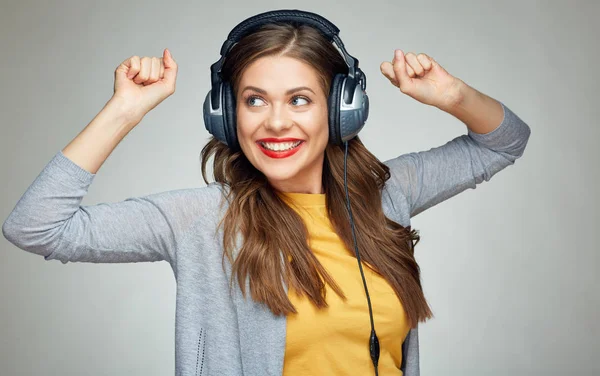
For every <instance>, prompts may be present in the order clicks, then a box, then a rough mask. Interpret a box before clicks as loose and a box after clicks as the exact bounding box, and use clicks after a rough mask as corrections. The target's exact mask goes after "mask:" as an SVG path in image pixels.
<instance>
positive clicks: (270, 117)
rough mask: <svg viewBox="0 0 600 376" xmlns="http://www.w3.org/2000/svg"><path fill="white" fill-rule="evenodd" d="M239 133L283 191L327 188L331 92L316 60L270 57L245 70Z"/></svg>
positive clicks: (244, 146) (238, 101)
mask: <svg viewBox="0 0 600 376" xmlns="http://www.w3.org/2000/svg"><path fill="white" fill-rule="evenodd" d="M236 113H237V135H238V139H239V142H240V146H241V149H242V151H243V152H244V154H245V155H246V157H247V158H248V160H249V161H250V163H252V165H254V167H256V168H257V169H258V170H259V171H261V172H262V173H263V174H264V175H265V176H266V177H267V179H268V180H269V182H270V183H271V185H273V186H274V187H275V188H277V189H279V190H281V191H283V192H297V193H322V187H321V177H322V173H323V159H324V156H325V147H326V146H327V142H328V138H329V128H328V117H327V115H328V113H327V96H326V94H325V93H324V92H323V89H322V88H321V85H320V84H319V77H318V75H317V72H316V71H315V70H314V68H312V67H311V66H310V65H308V64H306V63H304V62H302V61H300V60H297V59H294V58H290V57H284V56H282V57H276V56H267V57H262V58H260V59H258V60H256V61H254V62H253V63H252V64H251V65H249V66H248V67H247V68H246V69H245V71H244V72H243V74H242V77H241V79H240V82H239V86H238V90H237V98H236Z"/></svg>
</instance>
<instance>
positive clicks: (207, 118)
mask: <svg viewBox="0 0 600 376" xmlns="http://www.w3.org/2000/svg"><path fill="white" fill-rule="evenodd" d="M272 22H283V23H290V24H296V25H309V26H312V27H314V28H316V29H317V30H318V31H320V32H321V34H322V35H323V36H325V37H326V38H327V40H329V41H330V42H331V41H333V42H335V44H336V45H337V46H338V47H339V49H340V50H341V51H342V55H343V56H344V60H345V62H346V64H347V65H348V74H343V73H338V74H336V75H335V76H334V78H333V81H332V84H331V90H330V92H329V97H328V103H327V104H328V113H329V141H330V142H331V143H333V144H334V145H342V144H343V143H344V142H345V141H348V140H350V139H352V138H353V137H354V136H356V135H357V134H358V132H360V130H361V129H362V128H363V126H364V125H365V122H366V121H367V117H368V116H369V97H368V96H367V94H366V92H365V89H366V87H367V81H366V77H365V75H364V73H363V71H362V70H361V69H360V68H359V67H358V59H356V58H355V57H353V56H351V55H350V54H348V52H346V49H345V48H344V44H343V43H342V40H341V39H340V38H339V36H338V33H339V31H340V30H339V29H338V28H337V27H336V26H335V25H334V24H333V23H331V22H329V21H328V20H327V19H325V18H323V17H322V16H320V15H318V14H315V13H311V12H306V11H301V10H297V9H284V10H276V11H269V12H265V13H260V14H257V15H255V16H252V17H249V18H247V19H245V20H244V21H242V22H241V23H239V24H238V25H237V26H236V27H235V28H234V29H233V30H232V31H231V32H230V33H229V35H228V36H227V40H226V41H225V42H224V43H223V45H222V46H221V58H220V59H219V60H218V61H217V62H215V63H214V64H212V65H211V66H210V73H211V85H212V89H211V90H210V91H209V92H208V94H207V95H206V99H205V100H204V125H205V126H206V130H207V131H208V132H209V133H210V134H212V135H213V136H214V137H215V138H217V139H218V140H220V141H221V142H223V143H225V144H226V145H228V146H229V147H230V148H231V149H233V150H239V148H240V146H239V141H238V138H237V131H236V109H235V107H236V100H235V97H234V95H233V90H232V88H231V85H230V83H229V82H227V81H224V80H223V79H222V76H221V66H222V64H223V60H224V59H225V56H227V54H228V53H229V51H230V50H231V48H232V47H233V45H234V44H236V43H237V42H239V41H240V39H242V38H243V37H245V36H246V35H248V34H251V33H252V32H254V31H256V30H257V29H258V28H259V27H260V26H262V25H265V24H268V23H272Z"/></svg>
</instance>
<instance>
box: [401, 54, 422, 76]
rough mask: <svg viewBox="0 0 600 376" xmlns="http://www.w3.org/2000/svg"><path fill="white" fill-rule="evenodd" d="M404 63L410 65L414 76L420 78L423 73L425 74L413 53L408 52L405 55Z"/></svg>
mask: <svg viewBox="0 0 600 376" xmlns="http://www.w3.org/2000/svg"><path fill="white" fill-rule="evenodd" d="M406 62H407V63H408V65H410V67H411V68H412V69H413V71H415V74H416V75H417V76H422V75H423V73H425V69H423V66H421V63H419V61H418V60H417V55H415V54H414V53H412V52H409V53H407V54H406Z"/></svg>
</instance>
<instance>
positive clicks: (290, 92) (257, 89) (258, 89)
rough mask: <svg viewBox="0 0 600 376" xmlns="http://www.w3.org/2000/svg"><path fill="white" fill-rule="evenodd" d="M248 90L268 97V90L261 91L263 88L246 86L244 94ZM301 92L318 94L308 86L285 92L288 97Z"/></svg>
mask: <svg viewBox="0 0 600 376" xmlns="http://www.w3.org/2000/svg"><path fill="white" fill-rule="evenodd" d="M246 90H254V91H256V92H258V93H261V94H264V95H267V91H266V90H263V89H261V88H258V87H256V86H246V87H245V88H244V89H243V90H242V93H243V92H244V91H246ZM301 90H308V91H310V92H311V93H313V94H315V95H316V93H315V92H314V91H313V90H312V89H311V88H309V87H308V86H298V87H295V88H293V89H290V90H288V91H286V92H285V94H286V95H289V94H292V93H295V92H297V91H301Z"/></svg>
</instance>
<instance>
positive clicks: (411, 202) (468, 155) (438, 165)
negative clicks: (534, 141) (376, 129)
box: [384, 102, 531, 217]
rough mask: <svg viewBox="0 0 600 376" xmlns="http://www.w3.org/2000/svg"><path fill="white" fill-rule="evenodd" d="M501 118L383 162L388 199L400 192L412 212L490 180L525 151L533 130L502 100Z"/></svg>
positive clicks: (424, 208) (417, 212)
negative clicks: (495, 124)
mask: <svg viewBox="0 0 600 376" xmlns="http://www.w3.org/2000/svg"><path fill="white" fill-rule="evenodd" d="M500 104H501V105H502V109H503V112H504V117H503V119H502V122H501V123H500V125H499V126H498V127H497V128H496V129H494V130H493V131H491V132H489V133H485V134H480V133H475V132H472V131H471V130H470V129H468V131H467V134H464V135H461V136H458V137H456V138H454V139H453V140H451V141H448V142H447V143H446V144H444V145H442V146H438V147H435V148H431V149H429V150H426V151H420V152H411V153H406V154H403V155H400V156H399V157H396V158H394V159H390V160H388V161H385V162H384V163H385V164H386V165H387V166H388V167H389V168H390V175H391V177H390V179H389V180H388V181H387V182H386V186H385V189H387V190H388V193H389V195H390V197H392V200H393V199H394V198H398V197H403V199H404V200H406V201H407V204H408V207H409V210H410V217H414V216H416V215H417V214H419V213H421V212H422V211H424V210H426V209H428V208H430V207H432V206H434V205H437V204H438V203H440V202H442V201H444V200H447V199H448V198H450V197H452V196H455V195H457V194H458V193H460V192H462V191H464V190H466V189H467V188H472V189H475V188H476V185H477V184H480V183H481V182H483V181H484V180H485V181H489V180H490V179H491V178H492V176H494V175H495V174H496V173H497V172H499V171H500V170H502V169H504V168H506V167H508V166H510V165H512V164H514V163H515V160H516V159H518V158H519V157H521V156H522V155H523V152H524V150H525V146H526V145H527V142H528V140H529V136H530V134H531V129H530V128H529V126H528V125H527V124H526V123H525V122H524V121H523V120H521V119H520V118H519V117H518V116H517V115H516V114H515V113H513V112H512V111H511V110H510V109H509V108H508V107H507V106H506V105H504V103H502V102H500Z"/></svg>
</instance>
